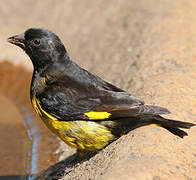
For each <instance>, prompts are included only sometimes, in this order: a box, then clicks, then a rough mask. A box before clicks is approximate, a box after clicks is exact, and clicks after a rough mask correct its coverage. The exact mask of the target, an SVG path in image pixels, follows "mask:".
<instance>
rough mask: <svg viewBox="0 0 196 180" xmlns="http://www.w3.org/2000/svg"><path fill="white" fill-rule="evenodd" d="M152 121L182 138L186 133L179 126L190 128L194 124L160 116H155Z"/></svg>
mask: <svg viewBox="0 0 196 180" xmlns="http://www.w3.org/2000/svg"><path fill="white" fill-rule="evenodd" d="M152 121H153V123H154V124H157V125H159V126H161V127H163V128H165V129H167V130H168V131H170V132H171V133H172V134H174V135H177V136H179V137H181V138H183V137H184V136H187V135H188V134H187V133H186V132H185V131H183V130H181V129H179V128H184V129H190V128H191V127H192V126H195V124H193V123H189V122H183V121H176V120H172V119H165V118H163V117H161V116H155V117H154V118H153V120H152Z"/></svg>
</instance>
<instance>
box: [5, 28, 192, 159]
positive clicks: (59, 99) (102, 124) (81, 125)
mask: <svg viewBox="0 0 196 180" xmlns="http://www.w3.org/2000/svg"><path fill="white" fill-rule="evenodd" d="M8 42H10V43H12V44H14V45H16V46H19V47H20V48H22V49H23V50H24V51H25V52H26V54H27V55H28V56H29V58H30V59H31V61H32V64H33V67H34V68H33V69H34V70H33V76H32V81H31V88H30V98H31V103H32V106H33V108H34V109H35V111H36V113H37V114H38V115H39V116H40V117H41V119H42V120H43V122H44V123H45V125H46V126H47V127H48V128H49V129H50V130H51V131H52V132H53V133H54V134H56V135H57V136H58V137H59V138H60V139H62V140H63V141H64V142H65V143H66V144H68V145H69V146H71V147H73V148H76V150H77V153H78V154H80V155H81V156H82V154H84V153H85V152H89V151H98V150H101V149H103V148H105V147H106V146H107V145H109V144H110V143H112V142H113V141H115V140H117V139H118V138H120V137H121V136H122V135H125V134H127V133H128V132H130V131H131V130H133V129H135V128H138V127H141V126H146V125H157V126H159V127H162V128H165V129H166V130H168V131H169V132H171V133H172V134H174V135H176V136H179V137H180V138H183V137H184V136H186V135H188V134H187V133H186V132H185V131H183V130H182V129H183V128H185V129H189V128H191V127H192V126H194V125H195V124H194V123H190V122H183V121H177V120H172V119H166V118H164V117H162V116H161V115H164V114H169V113H170V112H169V110H168V109H166V108H163V107H159V106H154V105H147V104H145V103H144V101H142V100H140V99H139V98H137V97H134V96H133V95H131V94H130V93H128V92H126V91H125V90H122V89H121V88H119V87H117V86H115V85H113V84H111V83H109V82H106V81H105V80H103V79H102V78H100V77H99V76H97V75H94V74H92V73H91V72H88V71H87V70H85V69H83V68H81V67H80V66H79V65H78V64H76V63H75V62H74V61H72V59H71V58H70V56H69V54H68V52H67V50H66V48H65V46H64V44H63V43H62V41H61V40H60V38H59V37H58V36H57V35H56V34H55V33H53V32H52V31H50V30H47V29H42V28H30V29H27V30H26V31H25V32H24V33H22V34H19V35H15V36H12V37H9V38H8ZM181 128H182V129H181Z"/></svg>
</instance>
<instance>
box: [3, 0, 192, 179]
mask: <svg viewBox="0 0 196 180" xmlns="http://www.w3.org/2000/svg"><path fill="white" fill-rule="evenodd" d="M8 2H9V1H8ZM10 2H11V0H10ZM15 2H18V1H15ZM20 2H23V3H24V4H25V2H26V1H20ZM29 2H33V4H31V3H30V4H29V5H28V6H31V11H30V12H31V13H33V14H36V15H35V16H27V17H26V18H25V19H24V22H21V26H19V27H17V28H16V27H14V26H16V25H12V26H11V27H13V29H14V28H15V30H16V29H17V30H18V31H19V32H21V31H23V30H24V28H25V27H27V26H32V24H31V23H33V26H42V27H47V28H49V29H52V30H53V31H55V32H57V34H59V35H60V37H62V40H63V41H64V42H65V43H66V44H67V47H68V51H69V52H70V54H71V56H72V57H74V59H76V61H77V62H78V63H79V64H80V65H82V66H83V67H85V68H87V69H88V70H90V71H92V72H94V73H96V74H98V75H100V76H101V77H102V78H104V79H106V80H108V81H110V82H112V83H114V84H116V85H117V86H119V87H121V88H123V89H126V90H128V91H129V92H132V94H134V95H137V96H139V97H141V98H142V99H144V100H145V101H146V102H147V103H149V104H156V105H160V106H163V107H167V108H168V109H169V110H170V111H171V112H172V114H171V115H169V116H168V117H170V118H173V119H178V120H183V121H189V122H196V119H195V117H196V59H195V58H196V53H195V51H194V48H195V47H196V31H195V30H196V12H195V9H196V2H195V1H194V0H187V1H183V0H174V1H169V0H148V1H145V0H138V1H130V0H113V1H112V0H108V1H104V0H100V1H91V0H84V1H82V2H81V1H80V2H79V1H76V0H67V1H65V2H62V3H59V4H58V3H56V4H55V3H53V2H54V1H49V0H48V1H43V2H40V1H28V3H29ZM13 6H14V5H13ZM16 7H17V5H16ZM51 7H52V8H51ZM1 8H2V7H1ZM13 8H14V7H13ZM43 8H45V9H47V11H45V10H44V9H43ZM40 11H41V12H40ZM24 12H25V9H21V12H20V13H21V14H19V15H18V19H17V18H16V19H15V20H16V22H20V19H21V17H22V16H23V14H24ZM5 14H6V13H5ZM10 22H11V20H10ZM10 22H9V23H10ZM46 22H47V23H46ZM24 23H26V24H25V25H24ZM18 25H20V23H18ZM18 25H17V26H18ZM2 31H3V32H4V34H6V33H7V32H6V31H4V30H3V29H2ZM5 32H6V33H5ZM9 33H10V35H12V34H13V33H17V32H16V31H14V32H11V30H10V31H9ZM7 34H8V33H7ZM6 46H7V45H6ZM10 52H13V50H10ZM14 52H15V49H14ZM10 54H12V53H10ZM10 57H11V55H10ZM188 133H189V136H188V137H185V138H184V139H180V138H178V137H175V136H173V135H172V134H170V133H169V132H168V131H166V130H164V129H161V128H158V127H142V128H138V129H136V130H134V131H132V132H130V133H129V134H127V135H126V136H123V137H122V138H120V139H119V140H117V141H115V142H114V143H112V144H111V145H109V146H108V147H107V148H105V149H104V150H102V151H100V152H99V153H98V154H96V155H95V156H94V157H92V158H90V159H89V160H88V161H85V162H83V163H81V164H80V165H79V166H77V167H76V168H75V169H74V170H72V171H70V172H69V173H67V174H65V175H64V177H62V178H61V179H66V180H67V179H112V180H113V179H136V180H141V179H146V180H148V179H149V180H151V179H153V180H159V179H164V180H165V179H170V180H172V179H187V180H190V179H196V128H195V127H193V128H192V129H191V130H189V132H188ZM64 158H66V155H65V156H64ZM66 162H67V161H66V160H65V161H62V162H60V163H58V164H56V165H54V166H53V167H50V168H49V169H48V170H46V171H43V172H42V173H41V175H40V176H39V177H40V178H39V179H41V177H44V178H42V179H54V177H56V176H57V175H58V174H60V175H62V173H63V172H64V168H66V166H67V164H66ZM58 177H60V176H58ZM56 178H57V177H56ZM58 179H59V178H58Z"/></svg>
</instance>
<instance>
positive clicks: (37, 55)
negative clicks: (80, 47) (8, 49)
mask: <svg viewBox="0 0 196 180" xmlns="http://www.w3.org/2000/svg"><path fill="white" fill-rule="evenodd" d="M8 42H10V43H12V44H14V45H17V46H19V47H20V48H22V49H23V50H24V51H25V52H26V53H27V54H28V55H29V57H30V58H31V60H32V63H33V65H34V69H35V70H38V71H39V70H40V69H43V68H46V67H48V66H49V65H51V64H52V63H54V62H56V61H58V60H59V59H61V58H62V57H64V56H65V55H66V53H67V52H66V49H65V47H64V45H63V43H62V42H61V40H60V39H59V38H58V36H57V35H56V34H54V33H53V32H51V31H49V30H46V29H38V28H31V29H28V30H27V31H25V33H24V34H20V35H16V36H12V37H10V38H8Z"/></svg>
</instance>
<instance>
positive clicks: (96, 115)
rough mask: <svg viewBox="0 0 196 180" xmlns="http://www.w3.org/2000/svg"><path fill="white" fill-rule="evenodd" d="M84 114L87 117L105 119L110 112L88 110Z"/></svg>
mask: <svg viewBox="0 0 196 180" xmlns="http://www.w3.org/2000/svg"><path fill="white" fill-rule="evenodd" d="M84 115H86V116H88V118H89V119H95V120H96V119H107V118H109V117H110V116H111V115H112V114H111V113H109V112H96V111H89V112H86V113H84Z"/></svg>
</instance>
